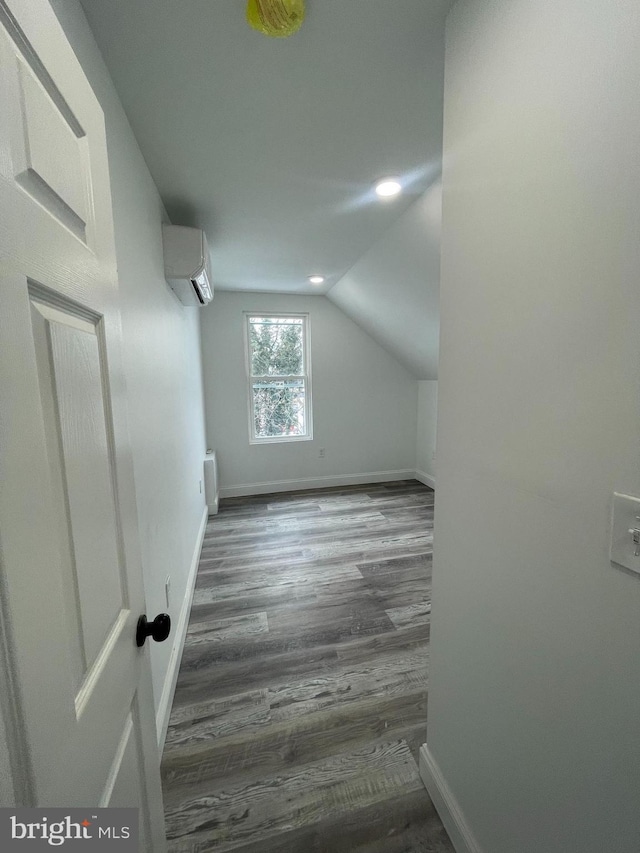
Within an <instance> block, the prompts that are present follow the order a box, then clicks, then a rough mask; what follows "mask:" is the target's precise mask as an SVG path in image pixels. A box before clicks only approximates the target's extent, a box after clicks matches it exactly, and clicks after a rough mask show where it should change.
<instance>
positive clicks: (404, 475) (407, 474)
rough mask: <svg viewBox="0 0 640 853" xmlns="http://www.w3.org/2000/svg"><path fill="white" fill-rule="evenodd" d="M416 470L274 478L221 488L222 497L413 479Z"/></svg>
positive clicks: (404, 469)
mask: <svg viewBox="0 0 640 853" xmlns="http://www.w3.org/2000/svg"><path fill="white" fill-rule="evenodd" d="M415 476H416V472H415V470H414V469H412V468H403V469H402V470H401V471H374V472H372V473H370V474H336V475H333V476H329V477H310V478H308V479H300V480H273V481H272V482H270V483H240V484H238V485H237V486H225V487H223V488H221V489H220V497H221V498H237V497H244V496H245V495H269V494H271V493H272V492H296V491H300V490H302V489H325V488H328V487H330V486H359V485H361V484H363V483H388V482H391V481H393V480H413V479H415Z"/></svg>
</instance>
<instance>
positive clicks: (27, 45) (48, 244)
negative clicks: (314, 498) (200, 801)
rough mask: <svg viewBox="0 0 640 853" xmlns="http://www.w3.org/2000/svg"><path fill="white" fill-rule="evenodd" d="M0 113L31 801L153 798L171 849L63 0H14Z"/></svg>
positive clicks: (12, 640) (12, 502) (20, 708)
mask: <svg viewBox="0 0 640 853" xmlns="http://www.w3.org/2000/svg"><path fill="white" fill-rule="evenodd" d="M0 114H1V115H2V116H3V121H2V122H0V343H1V346H2V356H3V357H2V359H1V360H0V401H1V402H0V405H1V407H2V411H1V417H0V444H1V446H2V448H3V453H2V455H1V457H0V478H1V482H2V490H1V492H0V623H1V625H2V630H0V657H1V659H2V660H1V661H0V663H2V664H3V665H2V666H0V679H2V681H3V682H4V683H3V684H1V685H0V695H1V696H2V697H3V699H0V713H2V716H3V723H4V725H5V726H6V727H7V729H8V731H9V735H10V738H11V743H12V749H10V750H9V752H10V753H11V775H12V781H13V788H14V789H15V791H16V792H17V794H16V797H15V800H16V802H17V803H18V804H22V805H43V806H44V805H50V806H92V805H93V806H98V805H100V804H105V805H106V804H116V803H117V804H118V805H130V806H138V807H139V808H140V816H141V821H140V823H141V827H142V830H143V835H144V838H145V845H146V848H145V847H142V848H141V849H149V850H151V849H153V850H154V853H160V851H162V850H163V849H164V847H165V841H164V832H163V810H162V797H161V791H160V779H159V768H158V764H159V756H158V754H157V742H156V731H155V719H154V709H153V697H152V689H151V674H150V666H149V656H148V650H147V648H144V649H142V650H139V649H138V648H137V647H136V645H135V626H136V622H137V619H138V616H139V615H140V614H141V613H142V612H144V609H145V608H144V595H143V588H142V574H141V565H140V553H139V544H138V531H137V519H136V507H135V494H134V484H133V471H132V463H131V454H130V448H129V439H128V430H127V424H126V397H125V382H124V375H123V370H122V365H121V361H120V317H119V311H118V284H117V277H116V263H115V248H114V241H113V222H112V212H111V199H110V188H109V175H108V165H107V152H106V139H105V132H104V119H103V116H102V111H101V109H100V107H99V104H98V102H97V100H96V98H95V96H94V95H93V93H92V91H91V89H90V87H89V85H88V83H87V81H86V78H85V77H84V74H83V73H82V70H81V68H80V66H79V65H78V63H77V60H76V58H75V56H74V54H73V52H72V50H71V48H70V46H69V45H68V43H67V42H66V39H65V38H64V35H63V33H62V30H61V28H60V27H59V25H58V23H57V21H56V19H55V16H54V14H53V12H52V10H51V8H50V7H49V5H48V3H47V2H46V0H0ZM5 117H6V120H5ZM153 615H155V614H153ZM7 697H8V699H7Z"/></svg>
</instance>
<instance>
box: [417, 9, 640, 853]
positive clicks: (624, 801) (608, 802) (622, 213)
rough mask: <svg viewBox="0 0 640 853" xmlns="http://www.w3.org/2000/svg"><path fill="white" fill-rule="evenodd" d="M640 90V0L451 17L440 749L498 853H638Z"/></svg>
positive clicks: (442, 763) (435, 644)
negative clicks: (617, 544)
mask: <svg viewBox="0 0 640 853" xmlns="http://www.w3.org/2000/svg"><path fill="white" fill-rule="evenodd" d="M638 80H640V4H639V3H638V2H637V0H591V2H589V3H585V2H584V0H563V2H562V3H558V2H556V0H484V2H482V3H477V2H472V0H460V2H459V3H458V4H457V6H456V7H455V8H454V10H453V12H452V13H451V16H450V18H449V22H448V29H447V53H446V70H445V81H446V83H445V132H444V172H443V186H444V194H443V244H442V246H443V248H442V288H441V303H440V307H441V353H440V378H439V400H438V409H439V412H438V500H437V506H436V517H435V531H436V536H435V558H434V559H435V563H434V589H433V624H432V633H431V638H432V654H431V670H430V688H429V724H428V738H427V743H428V748H429V750H430V754H431V756H432V757H433V759H434V760H435V761H436V763H437V765H439V767H440V770H441V772H442V774H443V777H444V780H445V781H446V783H448V786H449V789H450V791H451V793H452V795H453V796H454V797H455V798H456V799H457V802H458V804H459V806H460V808H461V811H462V814H463V815H464V817H465V818H466V820H467V823H468V826H469V828H470V830H471V832H472V833H473V834H475V836H476V839H477V841H478V843H479V845H480V847H481V849H482V850H484V851H485V853H515V851H517V853H603V851H612V853H613V852H614V851H615V853H635V851H637V850H638V843H639V841H638V840H639V839H640V808H639V807H638V804H639V802H640V677H639V664H640V576H638V575H633V574H631V573H628V572H624V571H621V570H620V569H617V568H615V567H614V566H612V565H611V564H610V562H609V559H608V526H609V514H610V510H611V498H612V492H613V491H614V490H618V491H622V492H626V493H629V494H634V495H640V456H639V449H640V295H639V293H640V291H639V289H638V278H639V271H640V239H639V235H640V157H639V156H638V140H639V139H640V107H639V100H638ZM461 849H462V848H461Z"/></svg>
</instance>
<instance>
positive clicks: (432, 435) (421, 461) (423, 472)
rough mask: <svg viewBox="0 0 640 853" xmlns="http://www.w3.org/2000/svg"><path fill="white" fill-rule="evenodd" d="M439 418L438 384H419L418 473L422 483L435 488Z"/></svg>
mask: <svg viewBox="0 0 640 853" xmlns="http://www.w3.org/2000/svg"><path fill="white" fill-rule="evenodd" d="M437 416H438V382H437V380H435V379H431V380H424V381H422V382H418V425H417V430H416V471H417V473H418V476H419V478H420V480H422V482H424V483H426V484H427V485H429V486H431V487H432V488H433V487H435V476H436V422H437Z"/></svg>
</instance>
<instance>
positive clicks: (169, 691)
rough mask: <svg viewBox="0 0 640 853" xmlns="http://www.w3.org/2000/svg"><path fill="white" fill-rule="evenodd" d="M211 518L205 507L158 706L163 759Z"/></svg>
mask: <svg viewBox="0 0 640 853" xmlns="http://www.w3.org/2000/svg"><path fill="white" fill-rule="evenodd" d="M208 517H209V510H208V507H206V506H205V508H204V511H203V513H202V521H201V522H200V529H199V530H198V536H197V538H196V543H195V547H194V549H193V556H192V557H191V565H190V566H189V574H188V576H187V588H186V590H185V594H184V599H183V601H182V607H181V608H180V616H179V617H178V621H177V623H176V627H175V632H174V635H173V637H174V639H173V647H172V649H171V657H170V658H169V666H168V667H167V674H166V675H165V679H164V685H163V687H162V696H161V697H160V702H159V704H158V711H157V713H156V731H157V732H158V752H159V755H160V757H162V750H163V749H164V742H165V740H166V737H167V729H168V728H169V717H170V716H171V706H172V705H173V697H174V694H175V692H176V683H177V681H178V672H179V670H180V661H181V660H182V650H183V649H184V641H185V637H186V636H187V625H188V624H189V613H190V612H191V602H192V601H193V591H194V589H195V585H196V576H197V574H198V563H199V562H200V551H202V540H203V539H204V533H205V530H206V529H207V518H208Z"/></svg>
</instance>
